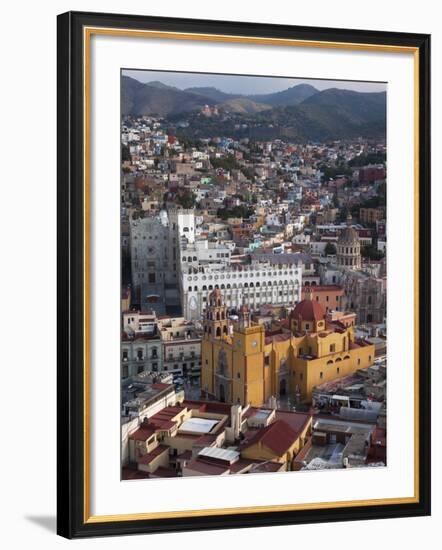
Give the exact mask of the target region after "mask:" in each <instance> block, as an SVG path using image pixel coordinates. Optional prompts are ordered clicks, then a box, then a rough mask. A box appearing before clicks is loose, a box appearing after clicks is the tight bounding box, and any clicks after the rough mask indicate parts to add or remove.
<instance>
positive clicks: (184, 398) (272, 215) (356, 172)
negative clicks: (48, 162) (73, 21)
mask: <svg viewBox="0 0 442 550" xmlns="http://www.w3.org/2000/svg"><path fill="white" fill-rule="evenodd" d="M229 116H231V115H229V113H223V111H222V110H218V108H217V107H216V106H210V105H205V106H203V107H201V108H200V109H199V110H198V111H197V112H193V113H192V117H194V118H195V117H198V118H201V120H203V121H204V120H208V119H213V118H220V117H227V118H228V117H229ZM186 125H188V120H187V119H186V116H185V115H183V116H182V117H181V118H180V117H175V118H174V119H173V120H172V119H171V118H168V117H167V116H164V117H163V116H151V115H149V116H147V115H143V116H133V115H126V116H123V118H122V124H121V151H122V157H121V159H122V176H121V247H122V289H121V310H122V316H121V322H122V327H121V334H122V338H121V387H122V391H121V433H122V478H123V479H126V480H128V479H150V478H161V477H185V476H201V475H230V474H245V473H271V472H287V471H302V470H318V469H331V468H333V469H336V468H354V467H373V466H384V465H386V464H387V457H386V454H387V452H386V396H387V394H386V367H387V365H386V351H387V330H386V295H387V272H386V246H387V225H386V142H385V140H382V139H372V138H352V139H348V140H343V139H340V140H324V141H322V142H319V141H318V142H313V141H306V142H299V141H297V140H296V139H294V138H292V137H281V138H275V139H270V140H267V139H265V140H262V139H258V138H252V137H241V136H239V137H230V136H229V137H226V136H225V135H224V134H222V133H220V134H219V135H217V134H213V135H212V136H211V137H210V138H195V137H194V136H192V137H189V134H188V133H186ZM214 128H217V126H216V125H215V126H214Z"/></svg>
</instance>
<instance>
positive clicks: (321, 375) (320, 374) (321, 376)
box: [319, 372, 324, 380]
mask: <svg viewBox="0 0 442 550" xmlns="http://www.w3.org/2000/svg"><path fill="white" fill-rule="evenodd" d="M323 376H324V373H323V372H320V373H319V378H320V379H321V380H322V378H323Z"/></svg>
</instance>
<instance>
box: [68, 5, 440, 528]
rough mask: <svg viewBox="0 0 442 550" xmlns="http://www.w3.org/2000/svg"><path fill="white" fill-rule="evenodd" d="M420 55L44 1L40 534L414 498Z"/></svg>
mask: <svg viewBox="0 0 442 550" xmlns="http://www.w3.org/2000/svg"><path fill="white" fill-rule="evenodd" d="M429 66H430V37H429V36H428V35H421V34H404V33H388V32H375V31H361V30H358V31H353V30H341V29H326V28H313V27H309V28H307V27H292V26H279V25H264V24H253V23H238V22H235V23H233V22H225V21H202V20H201V21H199V20H185V19H166V18H158V17H141V16H130V15H115V14H112V15H111V14H94V13H74V12H70V13H65V14H63V15H60V16H59V17H58V533H59V534H60V535H62V536H65V537H68V538H73V537H88V536H103V535H113V534H119V535H121V534H131V533H154V532H162V531H179V530H196V529H215V528H216V529H220V528H232V527H249V526H266V525H268V526H270V525H281V524H288V523H305V522H323V521H340V520H350V519H374V518H389V517H401V516H417V515H428V514H429V513H430V209H429V204H430V146H429V140H430V128H429V111H430V84H429V79H430V75H429ZM387 282H388V284H387ZM387 365H388V366H387Z"/></svg>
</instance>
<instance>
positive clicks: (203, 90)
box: [184, 86, 242, 103]
mask: <svg viewBox="0 0 442 550" xmlns="http://www.w3.org/2000/svg"><path fill="white" fill-rule="evenodd" d="M184 91H185V92H190V93H192V94H197V95H201V96H203V97H206V98H209V99H213V101H216V102H217V103H221V102H223V101H228V100H229V99H236V98H237V97H242V96H241V94H227V93H226V92H222V91H221V90H218V88H214V87H213V86H201V87H195V88H186V89H185V90H184Z"/></svg>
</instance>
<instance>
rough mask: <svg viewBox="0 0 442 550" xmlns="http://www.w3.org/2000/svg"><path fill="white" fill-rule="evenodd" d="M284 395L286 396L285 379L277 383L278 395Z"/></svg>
mask: <svg viewBox="0 0 442 550" xmlns="http://www.w3.org/2000/svg"><path fill="white" fill-rule="evenodd" d="M286 394H287V382H286V380H285V378H283V379H282V380H280V382H279V395H280V396H284V395H286Z"/></svg>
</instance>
